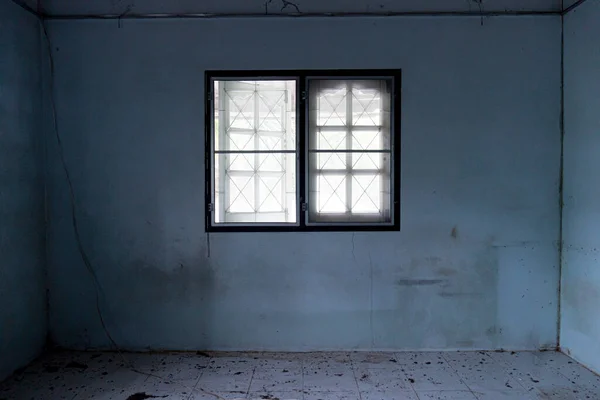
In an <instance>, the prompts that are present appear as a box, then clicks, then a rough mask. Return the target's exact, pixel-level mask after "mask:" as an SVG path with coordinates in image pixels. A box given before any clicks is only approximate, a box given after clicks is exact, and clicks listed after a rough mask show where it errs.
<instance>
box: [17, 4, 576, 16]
mask: <svg viewBox="0 0 600 400" xmlns="http://www.w3.org/2000/svg"><path fill="white" fill-rule="evenodd" d="M22 1H25V2H26V3H27V4H29V6H30V7H31V8H33V9H34V10H35V9H38V6H39V8H41V10H43V11H44V12H45V13H46V14H49V15H54V16H56V15H121V14H217V15H223V14H226V15H230V14H239V15H243V14H265V13H266V14H295V13H301V14H323V13H336V14H337V13H361V14H385V13H402V12H440V11H441V12H473V13H479V12H480V8H481V10H482V11H484V12H504V11H509V12H515V11H519V12H523V11H524V12H538V11H554V12H556V11H560V10H561V2H562V1H561V0H22ZM576 1H577V0H565V7H568V6H569V5H570V4H572V3H574V2H576ZM480 2H481V4H480ZM38 3H39V4H38Z"/></svg>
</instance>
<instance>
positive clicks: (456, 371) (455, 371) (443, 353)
mask: <svg viewBox="0 0 600 400" xmlns="http://www.w3.org/2000/svg"><path fill="white" fill-rule="evenodd" d="M441 355H442V358H443V359H444V361H446V364H447V365H448V366H449V367H450V368H451V369H452V370H453V371H454V373H455V374H456V376H458V378H459V379H460V381H461V382H462V384H464V385H465V386H466V387H467V389H469V392H471V394H472V395H473V397H475V398H476V399H479V397H478V396H477V395H476V394H475V392H474V391H473V389H471V386H469V385H467V382H465V380H464V379H463V377H462V376H461V375H460V374H459V373H458V370H457V369H456V368H454V366H453V365H452V364H451V363H450V361H448V359H447V358H446V353H445V352H441Z"/></svg>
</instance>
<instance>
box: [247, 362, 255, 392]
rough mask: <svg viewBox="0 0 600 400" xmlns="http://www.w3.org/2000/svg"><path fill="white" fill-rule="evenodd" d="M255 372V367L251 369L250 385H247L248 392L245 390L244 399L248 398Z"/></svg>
mask: <svg viewBox="0 0 600 400" xmlns="http://www.w3.org/2000/svg"><path fill="white" fill-rule="evenodd" d="M255 372H256V366H255V367H252V376H251V377H250V383H249V384H248V390H246V398H250V388H252V381H253V380H254V373H255Z"/></svg>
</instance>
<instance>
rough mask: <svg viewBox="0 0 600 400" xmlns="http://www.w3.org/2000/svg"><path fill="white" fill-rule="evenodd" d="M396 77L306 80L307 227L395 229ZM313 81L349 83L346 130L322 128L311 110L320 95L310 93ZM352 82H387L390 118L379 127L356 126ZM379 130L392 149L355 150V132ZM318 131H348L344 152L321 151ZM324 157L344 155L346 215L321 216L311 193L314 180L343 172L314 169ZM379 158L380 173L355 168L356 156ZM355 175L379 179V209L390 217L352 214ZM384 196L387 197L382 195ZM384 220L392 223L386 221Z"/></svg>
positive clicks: (317, 194) (384, 119)
mask: <svg viewBox="0 0 600 400" xmlns="http://www.w3.org/2000/svg"><path fill="white" fill-rule="evenodd" d="M394 79H395V78H394V77H387V76H373V77H365V76H309V77H307V79H306V88H307V92H308V101H306V104H305V109H306V111H305V116H306V120H307V123H306V132H305V135H306V136H307V143H308V144H307V146H306V154H305V157H306V163H305V166H306V173H305V177H306V183H305V186H306V188H307V197H308V199H307V201H308V212H307V213H306V214H305V223H306V225H307V226H327V225H332V226H341V225H349V226H369V225H370V226H374V227H376V226H392V225H394V223H395V222H394V218H395V217H396V216H395V215H394V190H399V188H394V174H395V173H397V172H396V171H395V170H394V146H395V143H394V137H395V134H394V129H395V126H394V118H393V115H394V112H395V110H394V107H395V104H394V103H395V99H394V95H395V93H394ZM311 81H315V82H316V81H321V82H323V81H325V82H326V81H346V85H347V86H346V90H347V93H349V95H346V97H345V100H344V101H345V103H346V104H345V106H346V107H345V122H344V125H343V126H319V125H318V123H317V121H316V115H315V114H316V113H315V112H313V110H311V107H312V103H314V102H316V98H317V96H318V95H319V93H318V92H317V90H314V91H311ZM353 81H374V82H377V81H380V82H382V81H388V85H387V86H386V88H387V89H388V92H387V93H388V94H389V95H390V98H389V102H390V104H389V105H388V107H389V110H387V111H388V113H389V115H388V116H387V117H388V118H385V117H383V118H382V121H381V123H380V124H379V125H373V126H367V127H363V126H358V125H354V123H353V112H352V111H353V110H352V101H353V100H352V96H353V94H352V90H353V87H352V82H353ZM384 94H385V92H382V94H381V97H380V100H379V102H380V109H382V110H383V109H384V107H383V102H384V100H383V97H384ZM374 128H376V129H378V131H379V132H380V133H381V134H382V140H383V138H385V137H386V134H387V135H388V136H387V139H388V140H389V147H388V148H382V149H380V150H364V149H363V150H356V149H354V148H353V134H352V132H353V130H356V131H358V130H361V129H368V130H372V129H374ZM318 130H336V131H345V133H346V138H345V141H346V142H345V147H344V148H343V150H338V151H336V150H318V149H316V148H315V147H314V146H313V145H312V144H311V140H314V138H315V137H316V135H317V131H318ZM324 153H345V158H346V159H345V162H346V169H345V173H346V177H345V178H344V179H345V191H344V193H345V198H344V199H343V201H344V204H345V206H346V211H345V212H344V213H327V212H321V211H319V210H318V209H317V204H318V201H319V200H318V197H319V196H320V193H317V192H316V191H314V190H312V189H311V187H313V185H316V183H314V182H312V183H311V180H316V179H317V178H318V177H319V175H322V174H324V173H325V174H327V173H334V174H339V173H341V172H340V171H341V170H333V171H328V170H317V169H315V166H314V165H313V164H314V163H313V162H311V155H318V154H324ZM367 153H372V154H379V155H380V156H381V157H380V163H381V169H365V170H358V171H357V170H355V169H354V167H353V156H354V155H355V154H367ZM385 156H387V160H385ZM355 174H375V175H377V178H376V179H379V187H380V188H382V189H383V191H382V195H381V196H380V204H379V209H380V210H382V211H383V212H384V213H385V212H387V213H389V214H387V215H384V216H383V217H381V218H377V217H375V214H359V213H353V212H352V210H351V208H352V190H353V189H352V183H353V181H352V178H353V177H354V176H355ZM383 194H385V196H384V195H383ZM385 219H389V221H386V220H385Z"/></svg>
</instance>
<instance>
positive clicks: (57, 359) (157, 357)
mask: <svg viewBox="0 0 600 400" xmlns="http://www.w3.org/2000/svg"><path fill="white" fill-rule="evenodd" d="M147 398H167V399H174V400H176V399H186V400H200V399H202V400H204V399H207V400H209V399H210V400H215V399H216V400H219V399H237V398H251V399H281V400H284V399H298V400H300V399H303V400H318V399H323V400H329V399H331V400H388V399H389V400H392V399H397V400H403V399H405V400H419V399H420V400H434V399H437V400H477V399H480V400H484V399H485V400H505V399H514V400H517V399H518V400H532V399H539V400H541V399H557V400H571V399H573V400H575V399H595V400H598V399H600V377H598V376H596V375H594V374H593V373H592V372H590V371H588V370H587V369H585V368H583V367H582V366H580V365H578V364H577V363H576V362H574V361H572V360H571V359H570V358H568V357H567V356H565V355H563V354H560V353H555V352H541V353H533V352H519V353H511V352H444V353H437V352H429V353H413V352H406V353H212V354H205V353H168V354H165V353H161V354H131V353H124V354H122V355H120V354H117V353H76V352H64V353H56V354H52V355H48V356H46V357H45V358H43V359H41V360H39V361H37V362H35V363H33V364H32V365H31V366H29V367H28V368H27V369H26V370H25V371H23V372H21V373H19V374H17V375H15V376H14V377H12V378H11V379H9V380H8V381H6V382H4V383H3V384H2V385H0V399H18V400H27V399H36V400H44V399H53V400H54V399H69V400H73V399H76V400H81V399H119V400H141V399H147Z"/></svg>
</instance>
